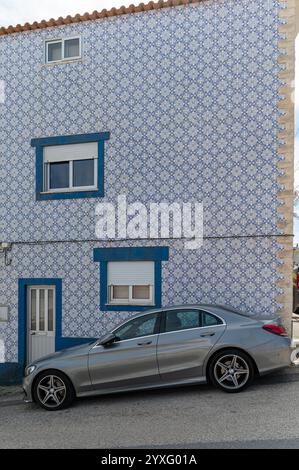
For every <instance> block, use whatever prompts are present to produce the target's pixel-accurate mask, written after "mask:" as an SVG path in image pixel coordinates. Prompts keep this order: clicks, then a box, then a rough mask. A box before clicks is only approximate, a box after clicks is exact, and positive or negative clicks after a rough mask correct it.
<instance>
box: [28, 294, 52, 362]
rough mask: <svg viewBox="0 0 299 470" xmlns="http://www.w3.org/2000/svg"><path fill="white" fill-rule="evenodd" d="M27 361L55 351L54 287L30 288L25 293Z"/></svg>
mask: <svg viewBox="0 0 299 470" xmlns="http://www.w3.org/2000/svg"><path fill="white" fill-rule="evenodd" d="M27 294H28V295H27V299H28V302H27V325H28V327H27V331H28V334H27V337H28V340H27V345H28V347H27V361H28V363H31V362H33V361H35V360H36V359H39V358H40V357H43V356H46V355H47V354H51V353H53V352H54V351H55V287H52V286H30V287H28V291H27Z"/></svg>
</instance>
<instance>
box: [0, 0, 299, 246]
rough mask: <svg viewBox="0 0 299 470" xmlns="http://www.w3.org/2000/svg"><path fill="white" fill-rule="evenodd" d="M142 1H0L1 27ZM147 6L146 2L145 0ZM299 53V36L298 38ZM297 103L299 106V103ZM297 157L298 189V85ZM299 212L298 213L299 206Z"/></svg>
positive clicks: (298, 180)
mask: <svg viewBox="0 0 299 470" xmlns="http://www.w3.org/2000/svg"><path fill="white" fill-rule="evenodd" d="M140 1H141V0H0V26H9V25H11V24H12V25H16V24H18V23H21V24H23V23H26V22H27V21H28V22H30V23H31V22H33V21H41V20H43V19H45V20H48V19H50V18H58V17H59V16H63V17H65V16H67V15H72V16H73V15H75V14H77V13H81V14H83V13H85V12H89V13H91V12H93V11H94V10H99V11H100V10H102V9H103V8H106V9H107V10H109V9H110V8H112V7H116V8H119V7H120V6H122V5H124V6H129V5H130V4H132V3H133V4H135V5H138V3H140ZM143 1H144V3H147V1H146V0H143ZM297 50H298V51H299V36H298V39H297ZM296 77H298V82H299V60H298V61H297V65H296ZM297 103H298V104H297ZM296 109H297V111H296V115H297V117H298V118H297V132H296V152H295V153H296V158H295V160H296V161H295V187H296V188H298V189H299V86H298V87H297V96H296ZM297 212H298V214H299V203H298V209H297ZM295 243H298V244H299V218H298V219H297V220H295Z"/></svg>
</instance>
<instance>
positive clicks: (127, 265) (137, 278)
mask: <svg viewBox="0 0 299 470" xmlns="http://www.w3.org/2000/svg"><path fill="white" fill-rule="evenodd" d="M154 267H155V263H154V262H153V261H110V262H109V263H108V285H115V286H116V285H124V286H127V285H150V286H153V285H154V279H155V270H154Z"/></svg>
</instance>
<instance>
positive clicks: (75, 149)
mask: <svg viewBox="0 0 299 470" xmlns="http://www.w3.org/2000/svg"><path fill="white" fill-rule="evenodd" d="M97 157H98V143H97V142H87V143H84V144H67V145H50V146H48V147H44V163H51V162H61V161H68V160H88V159H93V158H97Z"/></svg>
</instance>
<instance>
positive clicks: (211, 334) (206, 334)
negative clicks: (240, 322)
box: [200, 333, 215, 338]
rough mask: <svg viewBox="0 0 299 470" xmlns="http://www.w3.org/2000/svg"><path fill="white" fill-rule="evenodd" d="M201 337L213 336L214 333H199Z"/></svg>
mask: <svg viewBox="0 0 299 470" xmlns="http://www.w3.org/2000/svg"><path fill="white" fill-rule="evenodd" d="M200 336H201V337H202V338H206V337H208V336H215V333H204V334H202V335H200Z"/></svg>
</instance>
